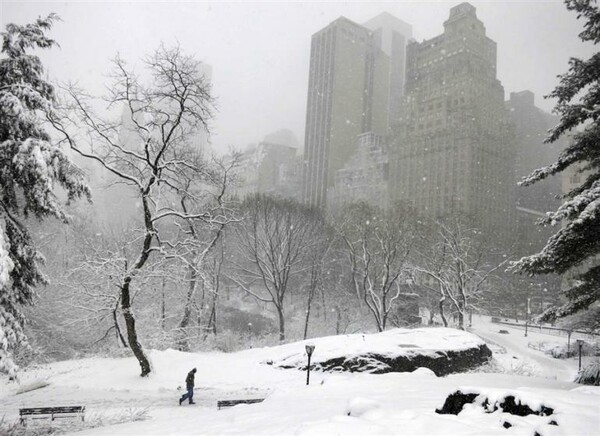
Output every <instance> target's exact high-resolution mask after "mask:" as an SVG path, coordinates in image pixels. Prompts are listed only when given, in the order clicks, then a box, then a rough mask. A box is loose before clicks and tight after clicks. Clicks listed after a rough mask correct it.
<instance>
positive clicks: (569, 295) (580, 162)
mask: <svg viewBox="0 0 600 436" xmlns="http://www.w3.org/2000/svg"><path fill="white" fill-rule="evenodd" d="M565 4H566V6H567V9H568V10H571V11H575V12H576V13H577V18H583V19H584V20H585V24H584V28H585V29H584V31H583V32H581V33H580V34H579V38H580V39H581V40H582V41H584V42H591V43H592V44H594V45H597V44H598V43H599V42H600V9H599V8H598V6H597V5H596V1H595V0H566V1H565ZM599 71H600V52H597V53H595V54H594V55H593V56H592V57H591V58H589V59H587V60H581V59H577V58H571V60H570V61H569V71H568V72H567V73H565V74H563V75H562V76H560V83H559V85H558V86H557V87H556V88H555V89H554V91H553V92H552V93H550V94H549V95H548V97H550V98H556V99H557V103H556V107H555V108H554V112H555V113H557V114H558V115H559V116H560V122H559V123H558V125H557V126H556V127H554V128H553V129H552V130H551V131H550V135H549V136H548V138H546V142H547V143H552V142H555V141H557V140H558V139H559V138H560V137H562V136H563V135H566V134H568V133H569V132H572V131H573V130H574V129H578V128H579V129H580V130H579V131H577V132H576V133H574V134H573V135H572V138H571V144H570V145H569V146H568V147H567V148H566V149H565V150H563V151H562V152H561V154H560V155H559V157H558V160H557V161H556V162H555V163H553V164H551V165H549V166H547V167H544V168H540V169H538V170H535V171H534V172H533V173H532V174H530V175H529V176H527V177H526V178H524V179H523V181H522V182H521V183H520V184H521V185H522V186H528V185H531V184H533V183H536V182H538V181H540V180H543V179H545V178H546V177H549V176H551V175H554V174H558V173H560V172H562V171H564V170H566V169H567V168H569V167H574V168H575V171H577V172H579V173H582V174H583V175H584V181H583V183H581V184H580V185H579V186H577V187H575V188H573V189H572V190H571V191H570V192H567V193H566V194H565V195H564V198H565V202H564V203H563V204H562V205H561V206H560V207H559V208H558V210H557V211H556V212H552V213H548V216H547V217H546V218H544V219H542V220H541V222H540V223H541V224H542V225H556V224H558V223H563V225H562V227H561V228H560V229H559V230H558V231H557V232H556V234H555V235H554V236H552V237H551V238H550V239H549V240H548V242H547V243H546V246H545V247H544V248H543V249H542V251H541V252H540V253H537V254H534V255H531V256H527V257H524V258H522V259H520V260H519V261H517V262H515V263H514V264H513V265H512V269H513V270H514V271H517V272H524V273H527V274H530V275H537V274H548V273H558V274H565V273H567V272H569V271H578V272H577V273H576V274H575V277H574V278H575V281H574V284H573V286H571V287H570V288H569V289H566V290H565V291H564V295H565V296H566V302H565V303H564V304H562V305H560V306H554V307H552V308H550V309H548V310H547V311H546V312H545V313H544V314H543V315H542V317H541V319H542V320H543V321H551V320H554V319H556V318H563V317H566V316H569V315H572V314H575V313H577V312H580V311H584V310H588V309H589V308H593V307H594V306H597V305H598V301H599V300H600V264H599V262H598V255H600V147H599V146H598V144H599V143H600V92H599V87H600V74H599V73H598V72H599Z"/></svg>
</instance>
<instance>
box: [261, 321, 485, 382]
mask: <svg viewBox="0 0 600 436" xmlns="http://www.w3.org/2000/svg"><path fill="white" fill-rule="evenodd" d="M308 343H311V344H313V345H315V351H314V354H313V355H312V361H311V369H312V370H317V371H328V372H367V373H371V374H384V373H388V372H412V371H415V370H417V369H419V368H427V369H429V370H431V371H432V372H433V373H434V374H435V375H437V376H444V375H448V374H451V373H456V372H463V371H468V370H471V369H474V368H477V367H478V366H480V365H482V364H484V363H486V362H487V361H488V360H489V359H490V358H491V356H492V352H491V351H490V350H489V348H488V347H487V346H486V345H485V343H484V342H483V341H482V340H481V339H480V338H479V337H477V336H475V335H472V334H470V333H467V332H464V331H462V330H455V329H449V328H421V329H394V330H388V331H385V332H383V333H376V334H354V335H344V336H329V337H324V338H316V339H311V340H310V341H302V342H296V343H293V344H287V345H283V346H280V347H277V348H276V349H273V355H272V357H271V358H269V359H267V360H265V361H264V362H263V363H269V364H270V365H273V366H276V367H279V368H286V369H287V368H295V369H300V370H306V365H307V363H308V362H307V356H306V353H305V352H304V349H305V345H307V344H308Z"/></svg>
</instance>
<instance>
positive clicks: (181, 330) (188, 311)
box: [177, 265, 202, 351]
mask: <svg viewBox="0 0 600 436" xmlns="http://www.w3.org/2000/svg"><path fill="white" fill-rule="evenodd" d="M189 269H190V271H189V272H190V285H189V287H188V292H187V297H186V299H185V306H184V308H183V316H182V317H181V321H179V326H178V327H177V336H178V339H177V348H178V349H179V351H189V349H190V344H189V341H188V334H187V333H188V332H187V327H188V326H189V325H190V319H191V317H192V304H193V302H194V294H195V293H196V285H197V282H198V275H197V273H196V269H195V268H194V267H193V266H192V265H190V268H189ZM201 310H202V308H201Z"/></svg>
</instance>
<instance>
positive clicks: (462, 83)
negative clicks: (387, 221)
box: [390, 3, 515, 232]
mask: <svg viewBox="0 0 600 436" xmlns="http://www.w3.org/2000/svg"><path fill="white" fill-rule="evenodd" d="M405 92H406V93H405V97H404V102H403V105H402V108H401V111H400V112H401V113H400V118H399V119H398V122H397V124H396V125H395V127H394V134H393V143H392V146H391V159H390V179H391V185H390V193H391V201H392V202H396V201H399V200H409V201H411V202H412V203H413V204H414V205H415V206H416V208H417V209H418V210H420V211H422V212H426V213H429V214H430V215H432V216H437V217H439V216H446V215H455V214H460V215H466V216H469V217H470V218H471V219H472V220H473V223H474V225H476V226H478V227H480V228H483V229H486V230H491V229H494V231H496V232H497V231H502V230H506V231H508V230H509V229H510V228H511V226H512V224H513V222H514V217H515V204H514V188H513V187H514V174H513V171H514V161H515V149H514V144H513V142H514V141H513V131H512V128H511V127H510V123H509V120H508V118H507V114H506V109H505V107H504V89H503V87H502V85H501V83H500V81H499V80H498V79H497V78H496V43H495V42H494V41H492V40H491V39H490V38H488V37H487V36H486V34H485V27H484V25H483V23H482V22H481V21H480V20H479V19H478V18H477V15H476V10H475V8H474V7H473V6H472V5H470V4H469V3H462V4H460V5H458V6H455V7H453V8H452V9H451V10H450V17H449V18H448V20H446V22H444V33H443V34H441V35H439V36H436V37H434V38H432V39H429V40H426V41H423V42H421V43H417V42H412V43H409V45H408V48H407V73H406V91H405Z"/></svg>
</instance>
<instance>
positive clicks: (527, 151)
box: [506, 91, 566, 256]
mask: <svg viewBox="0 0 600 436" xmlns="http://www.w3.org/2000/svg"><path fill="white" fill-rule="evenodd" d="M506 107H507V109H508V111H509V112H508V113H509V116H510V119H511V121H512V122H513V125H514V126H515V139H516V140H515V144H516V155H517V159H516V164H515V191H516V195H515V197H516V198H515V199H516V206H517V221H518V230H519V234H520V235H522V236H521V237H520V238H519V239H520V247H519V248H521V250H522V251H521V252H519V254H520V255H523V256H524V255H527V254H531V253H533V252H535V251H538V250H541V249H542V248H543V246H544V245H545V243H546V241H547V240H548V238H549V237H550V236H551V235H552V234H553V233H554V232H555V231H556V229H555V228H552V227H543V226H538V225H536V224H535V223H536V221H537V220H538V219H540V218H541V217H543V216H545V214H546V212H548V211H550V210H556V209H557V208H558V206H559V205H560V200H558V198H557V197H558V196H559V195H560V194H561V178H560V177H559V176H550V177H548V178H546V179H544V180H540V181H538V182H537V183H534V184H533V185H530V186H517V183H518V182H519V181H520V180H521V179H522V178H523V177H525V176H527V175H529V174H530V173H531V172H532V171H533V170H535V169H536V168H541V167H544V166H546V165H549V164H551V163H552V162H555V161H556V159H557V158H558V155H559V153H560V151H561V150H562V149H563V148H564V147H565V146H566V142H565V140H563V139H562V138H561V139H560V140H558V141H556V142H554V143H552V144H544V139H545V138H546V136H547V135H548V130H549V129H550V128H552V127H553V126H555V125H556V124H558V117H557V116H555V115H551V114H549V113H547V112H544V111H543V110H542V109H540V108H538V107H537V106H536V105H535V96H534V94H533V92H531V91H521V92H511V93H510V99H509V100H508V101H507V102H506Z"/></svg>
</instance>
